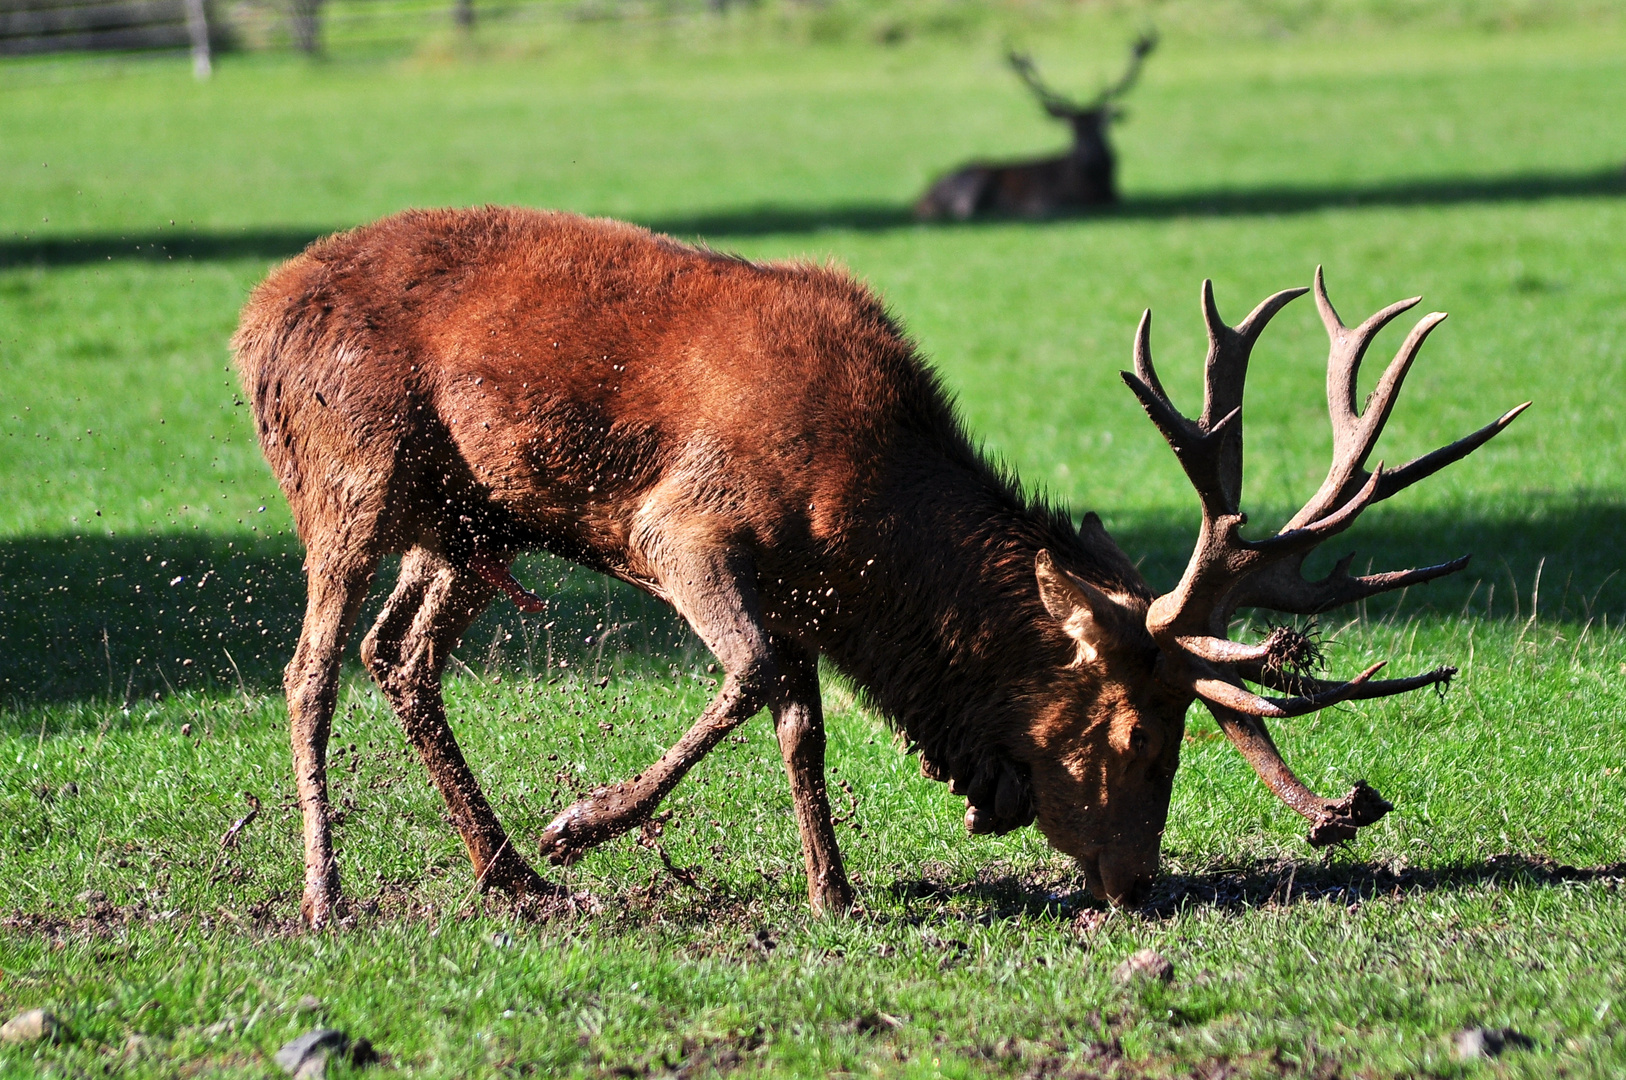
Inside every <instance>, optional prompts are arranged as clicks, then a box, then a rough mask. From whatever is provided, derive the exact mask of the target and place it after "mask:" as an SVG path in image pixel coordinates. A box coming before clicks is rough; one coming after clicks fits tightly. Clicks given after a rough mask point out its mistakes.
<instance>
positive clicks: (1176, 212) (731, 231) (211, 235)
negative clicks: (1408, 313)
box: [0, 167, 1626, 270]
mask: <svg viewBox="0 0 1626 1080" xmlns="http://www.w3.org/2000/svg"><path fill="white" fill-rule="evenodd" d="M1599 195H1626V174H1623V173H1622V172H1621V170H1620V169H1619V168H1618V167H1614V168H1608V169H1597V170H1591V171H1580V172H1551V173H1519V174H1514V175H1511V176H1493V177H1472V176H1446V177H1436V178H1425V179H1417V180H1391V181H1383V182H1379V183H1371V184H1329V185H1319V186H1318V185H1313V184H1310V185H1304V186H1276V187H1257V188H1235V189H1230V190H1216V191H1189V192H1169V193H1164V194H1148V195H1133V194H1132V195H1130V196H1128V197H1126V198H1125V199H1123V200H1122V201H1121V202H1118V203H1114V204H1111V205H1108V206H1101V207H1095V208H1091V209H1089V210H1086V211H1081V212H1079V213H1077V214H1073V215H1063V216H1061V217H1059V218H1058V219H1057V220H1065V219H1066V218H1067V217H1069V216H1070V217H1075V218H1076V217H1091V218H1115V219H1127V220H1152V221H1159V220H1163V219H1167V218H1182V217H1235V216H1245V215H1250V214H1305V213H1313V212H1314V211H1317V210H1324V209H1328V208H1337V207H1359V206H1461V205H1472V204H1477V203H1514V202H1535V201H1539V200H1543V199H1565V198H1570V199H1575V198H1588V197H1594V196H1599ZM980 220H981V221H983V222H986V221H990V220H994V221H997V220H999V219H997V218H993V219H988V218H985V219H980ZM354 224H355V222H348V223H344V224H341V225H335V226H333V227H332V228H326V229H320V228H307V229H297V228H284V229H247V230H242V231H233V232H202V231H197V230H188V229H159V230H154V231H151V232H144V233H117V234H114V233H84V234H71V233H70V234H60V235H53V236H13V237H11V238H9V239H5V240H0V270H4V269H8V268H11V267H22V266H75V265H81V264H84V263H93V262H105V261H107V260H109V259H137V260H145V261H148V262H169V261H173V260H176V259H192V260H197V261H223V260H235V259H283V258H287V257H288V256H290V255H295V254H298V253H299V252H300V251H302V250H303V249H304V248H305V246H306V245H307V244H309V243H310V242H311V241H312V240H315V239H316V238H317V237H319V236H323V235H326V234H327V233H329V232H333V231H335V230H337V229H340V228H348V227H350V226H351V225H354ZM640 224H643V225H647V226H648V227H649V228H651V229H654V230H655V231H656V232H663V233H670V234H672V235H674V236H700V237H707V238H710V239H713V240H721V239H726V238H729V237H751V236H772V235H784V234H792V233H811V232H821V231H823V230H826V229H837V230H847V231H853V232H884V231H886V230H889V229H899V228H905V227H914V226H915V225H917V222H916V221H915V218H914V212H913V210H912V209H911V208H910V207H909V206H908V205H906V204H902V203H889V202H860V203H848V204H846V205H834V206H793V205H779V204H764V205H760V206H750V207H739V208H736V209H719V210H711V211H703V212H700V213H695V214H672V215H667V216H652V217H647V218H644V219H642V220H641V221H640ZM978 224H979V221H978V220H973V221H968V222H947V223H942V224H939V225H937V226H935V227H937V228H976V227H978Z"/></svg>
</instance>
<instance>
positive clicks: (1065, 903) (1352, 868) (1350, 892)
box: [887, 853, 1626, 925]
mask: <svg viewBox="0 0 1626 1080" xmlns="http://www.w3.org/2000/svg"><path fill="white" fill-rule="evenodd" d="M1568 882H1578V883H1587V882H1607V883H1610V884H1612V885H1614V886H1615V887H1617V888H1618V887H1619V886H1621V885H1626V863H1615V864H1612V865H1608V866H1592V867H1576V866H1566V865H1563V864H1561V863H1558V862H1555V861H1554V860H1552V859H1550V858H1547V857H1546V856H1543V855H1523V854H1517V853H1505V854H1501V855H1493V856H1491V857H1490V858H1488V859H1486V860H1484V861H1483V862H1461V863H1449V864H1446V865H1443V866H1433V867H1400V868H1396V867H1394V866H1391V865H1386V864H1382V863H1368V862H1333V863H1330V864H1321V863H1317V862H1308V861H1301V860H1295V859H1271V860H1258V861H1253V862H1249V863H1245V864H1243V865H1241V866H1227V867H1224V868H1222V869H1212V870H1210V869H1196V870H1180V869H1178V868H1176V869H1173V870H1169V871H1166V872H1165V873H1163V874H1162V875H1160V876H1159V877H1158V879H1157V882H1156V884H1155V885H1154V886H1153V892H1152V897H1151V899H1150V900H1149V901H1147V903H1146V904H1144V905H1142V906H1141V907H1140V908H1139V914H1140V915H1141V916H1143V917H1147V918H1155V919H1167V918H1173V917H1175V916H1177V915H1179V914H1180V913H1181V912H1183V911H1187V910H1190V909H1193V908H1214V909H1220V910H1226V911H1244V910H1251V909H1255V908H1263V907H1271V906H1285V905H1289V904H1306V903H1319V902H1332V903H1337V904H1342V905H1345V906H1350V905H1354V904H1360V903H1365V902H1367V901H1370V900H1375V899H1382V898H1385V897H1393V898H1397V899H1398V898H1405V897H1410V896H1418V895H1423V894H1428V893H1436V892H1447V893H1449V892H1460V891H1464V890H1468V889H1474V888H1479V887H1482V886H1495V885H1521V886H1526V887H1531V886H1534V887H1547V886H1554V885H1561V884H1564V883H1568ZM887 891H888V892H889V894H890V895H891V896H892V897H893V898H894V899H896V900H898V901H900V902H902V903H903V904H904V906H905V909H906V911H908V912H909V914H908V915H906V916H905V921H910V922H929V921H933V920H935V919H937V918H938V917H939V909H940V908H941V907H944V906H949V907H956V908H961V909H963V910H965V911H966V913H967V914H968V915H970V916H971V917H972V918H974V919H976V920H978V921H994V920H1004V919H1013V918H1041V917H1048V918H1057V917H1061V918H1066V917H1075V918H1078V917H1080V916H1081V915H1082V919H1081V922H1082V923H1084V924H1086V925H1088V924H1091V923H1093V922H1094V921H1095V920H1096V919H1098V918H1099V916H1100V914H1101V913H1103V912H1105V910H1106V904H1105V903H1104V902H1100V901H1096V900H1094V899H1093V898H1091V896H1090V894H1089V891H1088V890H1087V889H1086V887H1085V885H1084V880H1083V877H1082V875H1076V874H1058V873H1056V872H1054V871H1050V872H1043V871H1041V872H1039V873H1037V874H1026V875H1023V874H1014V873H1011V872H1010V871H1009V869H1008V868H1005V867H1002V866H999V865H995V866H993V867H990V868H988V869H986V870H984V871H982V872H980V873H978V875H977V877H976V878H975V879H974V880H972V881H954V880H953V879H952V876H951V875H949V874H946V873H943V874H940V873H934V872H933V870H932V868H931V867H927V868H926V869H925V871H924V872H923V873H922V874H921V875H920V876H918V877H911V878H904V879H900V880H898V881H896V882H894V883H893V884H892V885H891V886H889V888H888V890H887ZM1086 912H1088V913H1093V914H1084V913H1086Z"/></svg>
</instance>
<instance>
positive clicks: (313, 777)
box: [282, 547, 377, 929]
mask: <svg viewBox="0 0 1626 1080" xmlns="http://www.w3.org/2000/svg"><path fill="white" fill-rule="evenodd" d="M311 550H312V551H316V550H319V548H316V547H312V549H311ZM376 566H377V560H376V558H365V559H355V560H321V559H319V557H318V556H316V555H314V554H313V555H311V556H310V557H309V558H308V559H307V563H306V579H307V580H306V589H307V595H306V602H305V624H304V627H303V629H302V630H301V631H300V635H299V647H298V648H297V649H296V650H295V651H294V658H293V659H292V660H290V661H289V662H288V666H287V668H286V669H284V671H283V680H282V682H283V689H284V691H285V692H286V694H287V697H288V730H289V735H290V738H291V740H292V742H293V755H294V782H295V785H296V787H297V789H298V792H299V808H300V813H301V816H302V817H303V819H304V829H305V895H304V899H303V900H301V901H300V904H299V910H300V913H301V914H302V915H303V916H304V917H305V922H306V923H307V924H308V925H310V926H311V928H313V929H319V928H321V927H323V926H325V925H327V923H328V921H329V920H330V919H331V918H332V917H333V913H334V909H335V908H336V907H337V905H338V903H339V899H340V890H339V866H338V863H337V862H336V861H335V859H334V857H333V821H332V813H331V811H330V809H329V805H328V797H327V741H328V736H329V734H330V733H331V731H332V727H333V709H334V706H335V705H336V704H337V701H338V693H339V656H340V654H341V653H342V652H343V651H344V642H345V639H346V638H347V637H349V636H350V631H351V629H352V628H353V627H354V626H355V623H356V616H357V614H358V613H359V612H360V610H361V603H362V601H363V600H364V599H365V598H366V596H367V586H368V585H369V584H370V583H371V581H372V576H373V571H374V569H375V568H376Z"/></svg>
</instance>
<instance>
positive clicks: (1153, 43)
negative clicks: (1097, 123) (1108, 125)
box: [1086, 31, 1157, 109]
mask: <svg viewBox="0 0 1626 1080" xmlns="http://www.w3.org/2000/svg"><path fill="white" fill-rule="evenodd" d="M1155 48H1157V32H1156V31H1148V32H1147V33H1144V34H1142V35H1141V36H1140V37H1138V38H1136V39H1135V44H1133V45H1131V46H1130V47H1129V66H1128V67H1127V68H1125V69H1124V73H1123V75H1122V76H1121V77H1120V78H1119V79H1118V81H1117V82H1115V83H1110V84H1108V85H1107V86H1105V87H1102V89H1101V93H1100V94H1099V95H1097V96H1096V99H1095V100H1094V101H1093V102H1091V103H1090V104H1089V105H1087V106H1086V108H1087V109H1102V108H1105V107H1106V105H1107V103H1108V102H1110V101H1111V100H1112V99H1113V98H1115V97H1119V96H1120V95H1122V94H1124V93H1125V92H1126V91H1128V89H1129V88H1130V87H1131V86H1134V85H1135V80H1136V79H1138V78H1140V69H1141V65H1142V64H1143V63H1145V61H1146V57H1147V56H1148V55H1150V54H1151V51H1152V50H1153V49H1155Z"/></svg>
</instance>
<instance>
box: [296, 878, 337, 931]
mask: <svg viewBox="0 0 1626 1080" xmlns="http://www.w3.org/2000/svg"><path fill="white" fill-rule="evenodd" d="M338 909H339V897H338V895H337V894H336V893H330V892H329V891H328V890H326V889H316V890H312V889H308V888H307V889H306V890H305V897H304V899H302V900H300V901H299V915H300V918H302V919H304V920H305V925H306V926H307V927H309V928H310V929H312V930H325V929H327V927H328V926H329V925H330V924H331V923H332V922H333V920H334V917H335V916H336V915H337V913H338Z"/></svg>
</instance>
